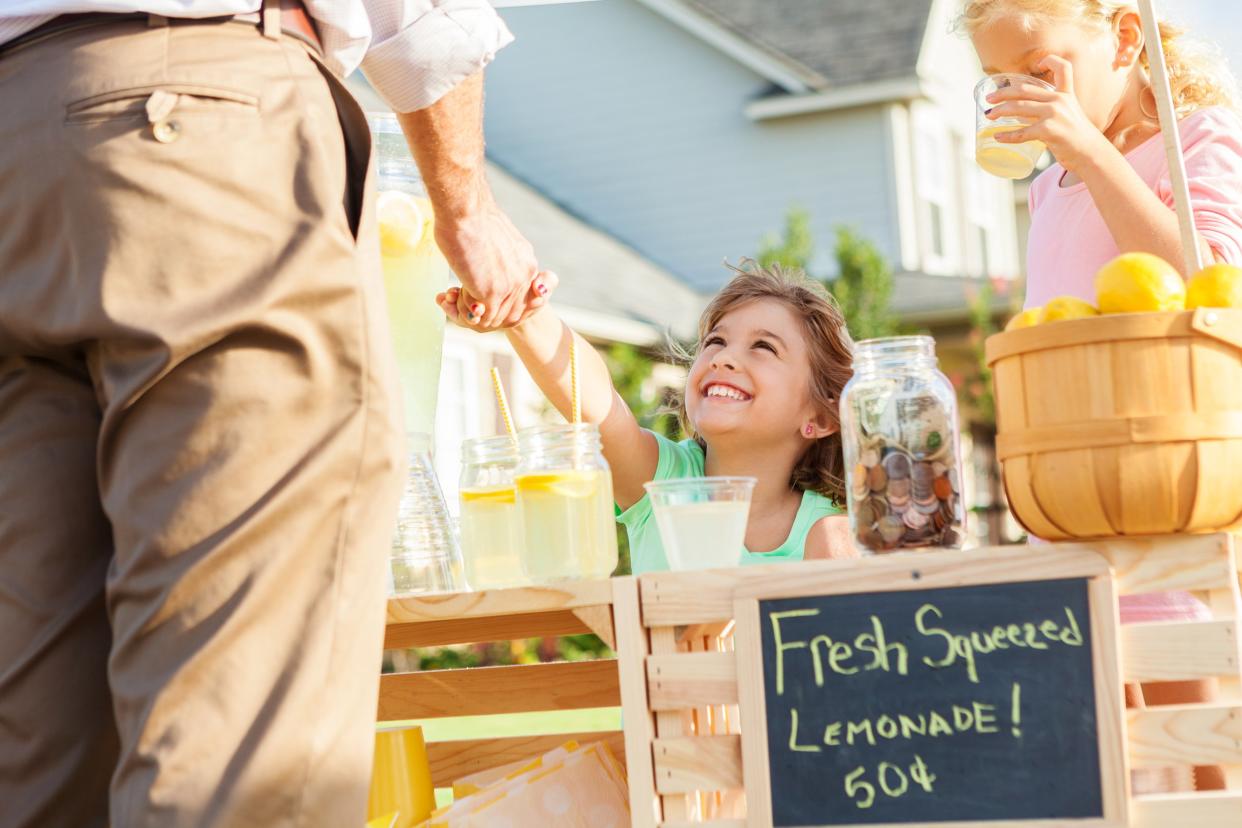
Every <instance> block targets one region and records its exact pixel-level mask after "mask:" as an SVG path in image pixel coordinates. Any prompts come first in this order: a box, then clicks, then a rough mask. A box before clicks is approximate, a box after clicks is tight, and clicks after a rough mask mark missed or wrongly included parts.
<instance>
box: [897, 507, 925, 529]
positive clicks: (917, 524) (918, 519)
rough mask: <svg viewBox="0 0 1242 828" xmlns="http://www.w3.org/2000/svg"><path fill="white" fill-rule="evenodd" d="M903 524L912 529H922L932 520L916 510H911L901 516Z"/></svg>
mask: <svg viewBox="0 0 1242 828" xmlns="http://www.w3.org/2000/svg"><path fill="white" fill-rule="evenodd" d="M901 519H902V522H903V523H905V524H906V526H908V527H910V528H911V529H922V528H923V527H925V526H927V524H928V523H930V522H931V518H930V517H928V516H927V515H925V514H922V513H921V512H919V511H917V510H916V509H911V510H910V511H908V512H906V513H905V514H904V515H902V516H901Z"/></svg>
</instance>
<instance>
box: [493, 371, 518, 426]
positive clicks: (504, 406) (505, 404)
mask: <svg viewBox="0 0 1242 828" xmlns="http://www.w3.org/2000/svg"><path fill="white" fill-rule="evenodd" d="M492 388H495V389H496V405H498V406H499V407H500V418H501V419H502V420H504V421H505V431H506V432H508V434H509V437H510V439H513V440H516V439H517V429H516V428H514V427H513V415H512V414H510V413H509V398H508V397H506V396H505V386H504V383H502V382H501V381H500V369H499V368H497V367H496V366H494V365H493V366H492Z"/></svg>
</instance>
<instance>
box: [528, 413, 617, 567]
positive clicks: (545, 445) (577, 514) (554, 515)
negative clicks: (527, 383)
mask: <svg viewBox="0 0 1242 828" xmlns="http://www.w3.org/2000/svg"><path fill="white" fill-rule="evenodd" d="M518 446H519V451H520V455H521V458H520V460H519V462H518V471H517V476H516V477H515V479H514V483H515V484H516V486H515V488H516V490H517V506H518V514H519V516H520V520H521V524H522V544H523V549H522V568H523V570H524V571H525V572H526V575H527V577H528V578H530V580H531V581H532V582H534V583H541V584H542V583H551V582H555V581H564V580H571V579H575V578H607V577H608V576H609V575H611V574H612V572H613V570H614V569H616V568H617V524H616V517H615V514H616V513H615V511H614V503H613V494H612V471H611V470H610V469H609V468H608V463H607V461H606V460H604V456H603V453H602V450H601V444H600V437H599V429H598V428H597V427H596V426H594V425H589V424H586V423H582V424H577V425H564V426H543V427H538V428H531V429H525V430H523V431H522V432H520V433H519V434H518Z"/></svg>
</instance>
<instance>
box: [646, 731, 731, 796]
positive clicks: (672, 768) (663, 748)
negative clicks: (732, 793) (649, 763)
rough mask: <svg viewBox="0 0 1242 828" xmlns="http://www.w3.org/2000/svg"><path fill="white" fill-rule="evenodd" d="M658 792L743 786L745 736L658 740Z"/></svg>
mask: <svg viewBox="0 0 1242 828" xmlns="http://www.w3.org/2000/svg"><path fill="white" fill-rule="evenodd" d="M653 754H654V756H655V774H656V791H658V792H659V793H661V794H684V793H693V792H694V791H723V790H731V789H733V788H740V787H742V737H741V736H678V737H673V738H669V739H656V740H655V743H654V745H653Z"/></svg>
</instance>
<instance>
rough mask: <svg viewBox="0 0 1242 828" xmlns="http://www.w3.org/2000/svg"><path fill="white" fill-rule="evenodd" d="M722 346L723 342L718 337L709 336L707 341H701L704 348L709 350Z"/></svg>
mask: <svg viewBox="0 0 1242 828" xmlns="http://www.w3.org/2000/svg"><path fill="white" fill-rule="evenodd" d="M723 344H724V340H723V339H721V338H720V337H718V336H709V337H708V338H707V339H705V340H703V347H704V348H710V347H712V346H713V345H723Z"/></svg>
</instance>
